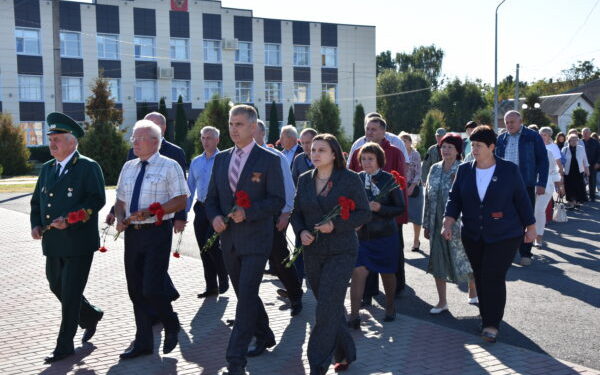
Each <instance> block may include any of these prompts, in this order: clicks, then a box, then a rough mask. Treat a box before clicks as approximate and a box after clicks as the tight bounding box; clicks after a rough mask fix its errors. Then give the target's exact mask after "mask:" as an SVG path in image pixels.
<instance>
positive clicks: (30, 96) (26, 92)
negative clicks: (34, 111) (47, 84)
mask: <svg viewBox="0 0 600 375" xmlns="http://www.w3.org/2000/svg"><path fill="white" fill-rule="evenodd" d="M43 96H44V93H43V91H42V76H25V75H19V100H20V101H22V102H39V101H42V100H43Z"/></svg>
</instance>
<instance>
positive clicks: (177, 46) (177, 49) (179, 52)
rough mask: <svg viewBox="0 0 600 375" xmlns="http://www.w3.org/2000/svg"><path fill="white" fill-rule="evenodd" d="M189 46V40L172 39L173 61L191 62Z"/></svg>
mask: <svg viewBox="0 0 600 375" xmlns="http://www.w3.org/2000/svg"><path fill="white" fill-rule="evenodd" d="M188 45H189V44H188V40H187V39H176V38H171V60H182V61H187V60H189V58H190V49H189V47H188Z"/></svg>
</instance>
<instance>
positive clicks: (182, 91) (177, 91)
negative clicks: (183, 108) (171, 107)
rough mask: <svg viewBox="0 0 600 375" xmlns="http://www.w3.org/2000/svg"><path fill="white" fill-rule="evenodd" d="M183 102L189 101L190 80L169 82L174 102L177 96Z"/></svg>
mask: <svg viewBox="0 0 600 375" xmlns="http://www.w3.org/2000/svg"><path fill="white" fill-rule="evenodd" d="M180 95H181V98H182V100H183V102H184V103H189V102H191V100H190V81H180V80H173V82H172V83H171V99H172V100H173V101H174V102H176V101H178V100H179V96H180Z"/></svg>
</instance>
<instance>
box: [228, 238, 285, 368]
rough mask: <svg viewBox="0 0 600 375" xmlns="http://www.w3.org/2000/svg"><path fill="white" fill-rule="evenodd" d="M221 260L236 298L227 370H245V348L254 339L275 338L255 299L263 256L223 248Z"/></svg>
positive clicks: (260, 276)
mask: <svg viewBox="0 0 600 375" xmlns="http://www.w3.org/2000/svg"><path fill="white" fill-rule="evenodd" d="M223 260H224V261H225V267H227V272H228V273H229V277H230V278H231V283H232V284H233V289H234V290H235V295H236V297H237V306H236V308H235V323H234V325H233V330H232V331H231V336H230V337H229V344H228V345H227V352H226V358H227V363H228V367H229V369H230V370H232V371H233V370H239V369H242V368H244V367H246V353H247V352H248V345H249V344H250V341H251V340H252V337H253V336H255V337H256V339H257V340H264V341H270V340H274V339H275V335H274V334H273V331H272V330H271V328H269V316H268V315H267V311H266V310H265V306H264V305H263V302H262V300H261V299H260V297H259V296H258V290H259V288H260V283H261V282H262V277H263V272H264V270H265V265H266V264H267V257H266V255H264V256H263V255H240V254H239V253H238V252H237V251H236V250H235V249H230V250H226V249H223Z"/></svg>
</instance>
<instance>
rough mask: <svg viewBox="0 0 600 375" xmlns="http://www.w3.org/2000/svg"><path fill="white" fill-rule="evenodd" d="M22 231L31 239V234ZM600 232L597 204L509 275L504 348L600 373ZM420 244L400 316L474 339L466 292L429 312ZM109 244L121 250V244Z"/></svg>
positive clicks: (12, 200) (14, 204) (550, 233)
mask: <svg viewBox="0 0 600 375" xmlns="http://www.w3.org/2000/svg"><path fill="white" fill-rule="evenodd" d="M107 196H108V197H109V199H108V201H112V200H113V199H114V192H113V191H108V192H107ZM28 202H29V197H28V196H23V194H13V195H10V194H0V208H5V209H8V210H12V211H15V212H21V213H28V211H29V208H28ZM105 210H106V209H105ZM7 212H9V211H2V218H1V219H0V221H1V222H3V223H4V222H5V221H6V220H10V217H8V216H9V215H6V213H7ZM190 229H191V228H190ZM23 230H24V232H25V233H27V232H28V230H27V228H24V229H23ZM599 233H600V204H598V203H596V204H589V205H586V206H584V208H583V210H581V211H575V212H571V213H570V220H569V222H568V223H566V224H550V225H549V228H548V230H547V232H546V235H545V239H546V240H547V241H548V244H549V245H548V248H547V249H544V250H537V251H535V254H536V259H535V261H534V263H533V265H532V266H530V267H526V268H524V267H520V266H518V265H515V266H514V267H512V268H511V270H510V271H509V275H508V280H509V282H508V296H509V297H508V304H507V309H506V314H505V323H504V324H503V326H502V327H501V336H500V341H502V342H504V343H508V344H512V345H517V346H520V347H523V348H526V349H529V350H533V351H536V352H539V353H547V354H549V355H551V356H553V357H556V358H560V359H563V360H567V361H570V362H574V363H578V364H581V365H584V366H587V367H591V368H596V369H600V356H598V353H600V340H599V339H598V336H599V334H600V329H599V328H598V327H600V309H599V307H600V277H599V276H600V235H599ZM404 235H405V238H412V237H411V236H412V231H411V229H410V228H409V227H408V226H405V228H404ZM421 241H422V243H423V246H421V248H422V249H423V252H421V253H412V252H410V251H407V252H406V257H407V283H408V285H409V289H408V290H407V292H406V293H405V295H404V296H403V297H402V298H401V299H400V300H399V302H398V310H399V311H400V313H401V314H404V315H405V316H410V317H413V318H416V319H418V320H419V321H427V322H432V323H436V325H438V326H443V327H449V328H453V329H457V330H459V331H462V332H466V333H468V334H471V333H475V332H476V331H477V328H478V322H479V321H478V318H477V309H476V308H475V307H472V306H469V305H468V304H467V303H466V293H465V286H464V285H462V286H460V287H453V286H450V287H449V288H448V301H449V305H450V311H451V313H449V314H442V315H441V316H430V315H429V314H428V313H427V312H428V310H429V309H430V308H431V305H433V304H435V303H436V302H437V296H436V293H435V286H434V283H433V279H432V278H431V276H429V275H427V274H426V273H425V271H424V270H425V269H426V265H427V254H428V252H429V251H428V248H427V245H426V241H425V240H424V239H421ZM408 242H409V241H407V246H408ZM109 245H110V246H117V247H118V246H121V244H120V243H119V244H114V245H112V244H109ZM4 246H6V245H3V247H4ZM197 251H198V249H197V246H196V245H195V240H194V238H193V231H191V230H187V231H186V232H185V235H184V241H183V251H182V253H184V254H189V255H191V256H196V257H197ZM183 259H185V258H183ZM200 272H201V271H200V270H198V273H200ZM92 280H93V279H92ZM267 280H270V279H267ZM267 283H270V281H267ZM200 288H201V287H199V288H198V289H200ZM197 291H198V290H194V291H188V292H189V293H196V292H197ZM365 314H373V315H374V316H375V317H379V315H381V314H382V310H381V308H380V306H379V305H377V304H376V305H375V306H374V307H372V308H371V309H370V310H368V311H367V312H365ZM363 329H364V328H363ZM435 339H436V338H435V336H433V337H428V340H430V341H435ZM422 350H424V351H427V350H428V349H427V347H425V348H423V349H422Z"/></svg>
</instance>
